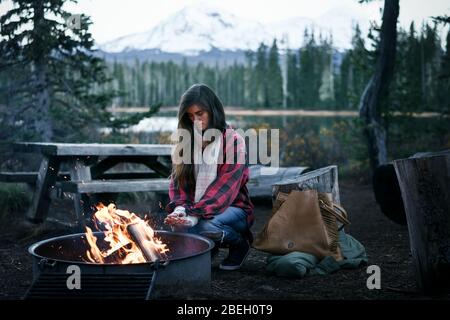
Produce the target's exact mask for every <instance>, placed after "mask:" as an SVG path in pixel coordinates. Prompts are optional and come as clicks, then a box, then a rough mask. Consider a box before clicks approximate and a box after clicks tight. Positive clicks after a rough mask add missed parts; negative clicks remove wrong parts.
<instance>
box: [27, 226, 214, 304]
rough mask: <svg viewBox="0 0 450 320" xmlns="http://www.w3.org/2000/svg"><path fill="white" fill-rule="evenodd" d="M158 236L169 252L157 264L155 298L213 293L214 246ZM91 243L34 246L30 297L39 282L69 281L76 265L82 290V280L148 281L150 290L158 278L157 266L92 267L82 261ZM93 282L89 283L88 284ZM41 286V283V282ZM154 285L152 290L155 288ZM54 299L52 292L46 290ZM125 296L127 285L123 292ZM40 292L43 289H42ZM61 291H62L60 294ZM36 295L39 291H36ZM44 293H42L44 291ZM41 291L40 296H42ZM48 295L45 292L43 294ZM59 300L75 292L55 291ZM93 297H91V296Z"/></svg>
mask: <svg viewBox="0 0 450 320" xmlns="http://www.w3.org/2000/svg"><path fill="white" fill-rule="evenodd" d="M94 236H95V237H96V238H97V245H98V246H99V247H100V248H101V249H102V246H103V245H105V246H106V245H107V243H106V242H104V241H103V239H104V233H103V232H94ZM155 236H156V237H158V238H160V239H161V240H162V242H163V243H166V244H167V246H168V248H169V252H168V254H167V259H166V260H165V261H160V262H158V263H157V266H156V267H157V268H158V267H160V266H161V264H162V265H163V267H162V268H159V270H158V272H157V273H158V276H157V279H154V281H153V285H154V288H153V289H154V291H155V294H154V296H155V297H159V296H177V297H178V296H186V295H189V294H190V293H194V292H199V291H201V292H205V291H209V290H210V284H211V254H210V251H211V249H212V248H213V247H214V243H213V242H212V241H211V240H209V239H207V238H205V237H202V236H199V235H194V234H187V233H175V232H170V231H162V230H158V231H155ZM87 250H88V243H87V241H86V235H85V233H78V234H70V235H65V236H60V237H55V238H51V239H46V240H43V241H40V242H37V243H35V244H33V245H31V246H30V247H29V249H28V252H29V253H30V254H31V255H32V256H33V285H32V286H31V288H30V290H29V294H28V295H30V293H31V296H33V286H35V287H36V285H37V284H39V280H40V279H44V278H45V279H51V278H52V277H53V278H55V279H56V278H58V277H59V278H63V279H67V277H68V276H69V275H68V274H67V268H68V267H69V266H72V265H76V266H78V267H79V268H80V271H81V287H82V289H81V290H80V292H76V293H82V292H81V291H82V290H83V278H85V279H88V280H86V283H88V284H89V283H91V282H92V277H95V278H96V279H102V278H104V279H106V278H108V279H110V278H111V279H113V280H111V281H114V277H117V278H132V277H141V278H142V277H147V278H148V279H149V281H147V282H148V286H150V284H151V283H150V282H151V279H152V277H154V276H156V273H155V263H153V262H147V263H136V264H117V263H104V264H100V263H91V262H86V261H83V260H85V259H86V255H85V253H86V251H87ZM89 281H90V282H89ZM41 282H42V281H41ZM153 285H152V286H153ZM47 289H48V290H47V291H48V292H49V295H50V296H51V288H47ZM123 289H124V290H122V291H124V293H123V294H126V290H125V289H126V284H125V287H124V288H123ZM40 290H41V289H40ZM61 290H62V291H61ZM96 290H97V291H98V288H96ZM34 291H35V292H37V291H39V290H34ZM41 291H42V290H41ZM41 291H39V292H41ZM44 291H45V290H44ZM56 291H57V292H58V295H57V296H58V297H61V295H65V294H67V296H68V297H69V296H72V293H74V292H75V291H74V290H69V289H67V291H65V290H64V288H58V290H56V289H55V293H56ZM90 297H92V296H90Z"/></svg>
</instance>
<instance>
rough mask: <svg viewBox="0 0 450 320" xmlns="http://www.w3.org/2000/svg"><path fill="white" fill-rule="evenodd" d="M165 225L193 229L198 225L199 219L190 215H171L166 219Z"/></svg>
mask: <svg viewBox="0 0 450 320" xmlns="http://www.w3.org/2000/svg"><path fill="white" fill-rule="evenodd" d="M164 223H165V224H168V225H172V226H181V227H188V228H191V227H193V226H195V225H196V224H197V223H198V218H197V217H194V216H189V215H184V216H178V215H177V214H173V213H171V214H169V215H168V216H167V217H166V218H165V219H164Z"/></svg>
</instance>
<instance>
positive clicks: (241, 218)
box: [188, 207, 248, 244]
mask: <svg viewBox="0 0 450 320" xmlns="http://www.w3.org/2000/svg"><path fill="white" fill-rule="evenodd" d="M247 228H248V224H247V213H246V212H245V211H244V210H242V209H241V208H237V207H228V208H227V209H226V210H225V211H224V212H222V213H220V214H218V215H215V216H214V218H212V219H200V220H199V221H198V223H197V224H196V225H195V226H193V227H192V228H190V229H189V230H188V232H189V233H195V234H198V233H200V232H202V231H213V232H217V231H223V232H224V236H223V243H226V244H236V243H238V242H239V241H241V240H242V239H243V237H242V235H241V234H242V233H243V232H244V231H246V230H247Z"/></svg>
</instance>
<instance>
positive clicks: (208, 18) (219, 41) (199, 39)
mask: <svg viewBox="0 0 450 320" xmlns="http://www.w3.org/2000/svg"><path fill="white" fill-rule="evenodd" d="M356 22H358V23H362V24H364V23H366V24H368V19H366V17H361V15H358V14H357V13H356V12H354V11H352V10H351V9H349V8H346V7H339V8H337V9H336V10H332V11H330V12H328V13H326V14H324V15H323V16H321V17H319V18H317V19H314V20H313V19H308V18H302V17H298V18H291V19H288V20H285V21H279V22H275V23H271V24H265V25H263V24H261V23H259V22H256V21H251V20H248V19H244V18H240V17H237V16H235V15H234V14H232V13H230V12H228V11H226V10H224V9H222V8H219V7H216V6H211V5H209V4H204V3H203V4H196V5H192V6H187V7H185V8H183V9H182V10H180V11H178V12H176V13H175V14H173V15H171V16H169V17H168V18H167V19H165V20H163V21H161V22H160V23H159V24H158V25H156V26H155V27H154V28H152V29H151V30H148V31H146V32H142V33H137V34H133V35H129V36H124V37H121V38H118V39H115V40H113V41H110V42H107V43H105V44H103V45H100V49H102V50H103V51H106V52H111V53H117V52H123V51H132V50H146V49H158V50H161V51H163V52H168V53H181V54H184V55H198V54H199V53H200V52H208V51H210V50H212V49H220V50H230V51H237V50H248V49H250V50H256V49H257V48H258V46H259V44H260V43H261V42H264V43H265V44H267V45H270V44H271V43H272V41H273V39H274V38H276V39H277V40H278V44H279V46H280V47H282V48H283V47H285V48H286V47H290V48H298V47H300V46H301V45H302V44H303V36H304V30H305V28H308V29H314V30H315V31H316V32H317V33H319V32H320V33H322V34H323V35H329V34H330V33H331V31H332V32H333V41H334V45H335V46H336V47H338V48H348V47H349V46H350V43H351V35H352V25H354V23H356ZM363 30H364V26H363Z"/></svg>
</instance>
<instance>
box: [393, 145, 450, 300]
mask: <svg viewBox="0 0 450 320" xmlns="http://www.w3.org/2000/svg"><path fill="white" fill-rule="evenodd" d="M394 166H395V171H396V173H397V177H398V181H399V184H400V189H401V193H402V198H403V203H404V206H405V211H406V218H407V224H408V231H409V239H410V246H411V252H412V256H413V260H414V264H415V268H416V273H417V284H418V287H419V288H420V289H421V290H422V292H424V293H425V294H434V293H439V292H442V291H443V290H444V289H445V288H448V286H449V283H450V281H449V279H450V150H448V151H446V152H439V153H436V154H430V153H427V154H421V155H419V156H416V157H413V158H408V159H402V160H395V161H394Z"/></svg>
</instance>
